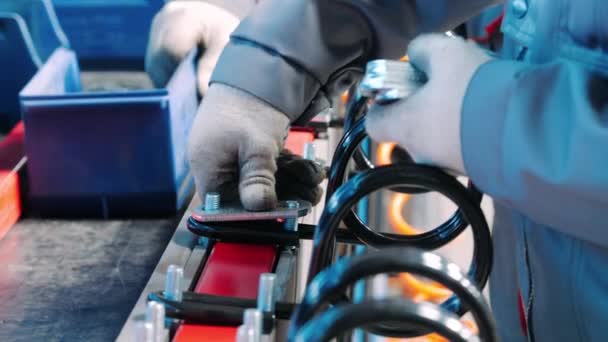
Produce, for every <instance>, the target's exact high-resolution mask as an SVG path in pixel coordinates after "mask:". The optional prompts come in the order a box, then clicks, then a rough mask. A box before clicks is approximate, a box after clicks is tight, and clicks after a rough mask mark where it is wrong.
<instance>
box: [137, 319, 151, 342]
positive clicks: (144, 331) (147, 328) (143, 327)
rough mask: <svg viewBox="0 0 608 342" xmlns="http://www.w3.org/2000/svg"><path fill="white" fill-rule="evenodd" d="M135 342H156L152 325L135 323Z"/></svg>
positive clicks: (143, 322)
mask: <svg viewBox="0 0 608 342" xmlns="http://www.w3.org/2000/svg"><path fill="white" fill-rule="evenodd" d="M135 342H154V327H153V326H152V323H150V322H145V321H139V322H136V323H135Z"/></svg>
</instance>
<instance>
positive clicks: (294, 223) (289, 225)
mask: <svg viewBox="0 0 608 342" xmlns="http://www.w3.org/2000/svg"><path fill="white" fill-rule="evenodd" d="M286 204H287V208H289V209H297V208H299V207H300V203H298V201H287V202H286ZM285 229H286V230H289V231H292V232H295V231H297V230H298V216H297V215H296V216H294V217H288V218H286V219H285Z"/></svg>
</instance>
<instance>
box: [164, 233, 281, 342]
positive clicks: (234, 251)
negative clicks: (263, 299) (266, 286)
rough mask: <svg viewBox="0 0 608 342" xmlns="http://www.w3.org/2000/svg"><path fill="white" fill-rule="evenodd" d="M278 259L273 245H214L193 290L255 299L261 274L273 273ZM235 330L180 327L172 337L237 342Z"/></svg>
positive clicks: (178, 340)
mask: <svg viewBox="0 0 608 342" xmlns="http://www.w3.org/2000/svg"><path fill="white" fill-rule="evenodd" d="M276 258H277V247H276V246H274V245H250V244H238V243H223V242H219V243H217V244H215V246H214V247H213V250H212V251H211V254H210V255H209V259H208V260H207V264H206V265H205V268H204V270H203V272H202V274H201V276H200V278H199V281H198V283H197V285H196V287H195V289H194V291H195V292H197V293H205V294H214V295H220V296H230V297H240V298H256V296H257V293H258V281H259V278H260V274H262V273H265V272H272V270H273V267H274V264H275V263H276ZM235 338H236V327H219V326H206V325H192V324H183V325H181V326H180V327H179V328H178V329H177V332H176V334H175V337H174V338H173V341H176V342H189V341H217V342H224V341H226V342H228V341H230V342H234V340H235Z"/></svg>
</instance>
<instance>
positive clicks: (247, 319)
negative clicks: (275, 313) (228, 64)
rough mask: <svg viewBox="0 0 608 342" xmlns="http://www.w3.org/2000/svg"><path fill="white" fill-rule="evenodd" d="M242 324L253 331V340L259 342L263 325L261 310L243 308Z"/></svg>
mask: <svg viewBox="0 0 608 342" xmlns="http://www.w3.org/2000/svg"><path fill="white" fill-rule="evenodd" d="M243 325H244V326H245V327H247V329H250V330H252V331H253V336H254V339H253V342H260V340H261V338H262V325H263V316H262V311H260V310H258V309H245V312H244V313H243Z"/></svg>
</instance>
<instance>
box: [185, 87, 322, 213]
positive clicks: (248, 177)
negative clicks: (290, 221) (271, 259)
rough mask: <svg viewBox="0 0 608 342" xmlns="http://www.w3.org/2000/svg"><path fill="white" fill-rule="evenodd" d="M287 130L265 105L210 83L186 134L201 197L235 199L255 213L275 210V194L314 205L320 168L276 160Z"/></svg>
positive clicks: (289, 158) (294, 159)
mask: <svg viewBox="0 0 608 342" xmlns="http://www.w3.org/2000/svg"><path fill="white" fill-rule="evenodd" d="M288 128H289V119H288V118H287V116H286V115H284V114H283V113H281V112H279V111H277V110H276V109H274V108H273V107H271V106H270V105H268V104H266V103H265V102H262V101H261V100H259V99H257V98H255V97H253V96H251V95H249V94H247V93H245V92H243V91H241V90H239V89H236V88H232V87H229V86H226V85H223V84H218V83H215V84H213V85H212V86H211V87H210V88H209V91H208V92H207V95H206V97H205V99H204V100H203V102H202V105H201V107H200V109H199V112H198V115H197V117H196V119H195V121H194V126H193V127H192V132H191V133H190V134H191V137H190V142H189V156H190V166H191V168H192V174H193V176H194V180H195V182H196V186H197V191H198V194H199V195H200V196H201V197H202V198H204V194H205V193H206V192H209V191H213V192H219V193H220V194H221V195H222V198H223V199H225V200H227V201H230V200H236V199H238V198H240V200H241V203H242V204H243V206H244V207H245V208H246V209H248V210H256V211H257V210H267V209H271V208H273V207H275V206H276V204H277V191H278V193H279V195H280V196H281V198H300V199H304V200H308V201H311V202H313V203H316V202H318V201H319V198H320V197H321V189H320V188H319V187H318V185H319V183H320V182H321V181H322V180H323V178H324V177H325V172H324V171H323V169H322V168H321V167H320V166H318V165H316V163H314V162H312V161H308V160H303V159H301V158H298V157H295V156H293V155H290V154H289V153H288V152H287V151H284V152H283V153H281V157H280V158H279V152H280V151H282V146H283V143H284V140H285V137H286V136H287V132H288ZM277 162H278V168H277ZM277 170H278V172H277Z"/></svg>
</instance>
